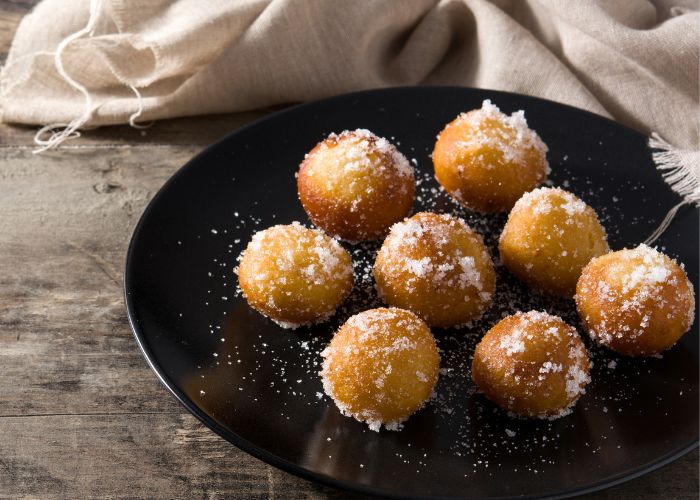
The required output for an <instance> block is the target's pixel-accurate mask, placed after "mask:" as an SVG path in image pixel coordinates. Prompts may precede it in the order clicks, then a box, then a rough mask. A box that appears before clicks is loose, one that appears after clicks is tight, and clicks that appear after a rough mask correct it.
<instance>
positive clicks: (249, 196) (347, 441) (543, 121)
mask: <svg viewBox="0 0 700 500" xmlns="http://www.w3.org/2000/svg"><path fill="white" fill-rule="evenodd" d="M486 98H490V99H492V100H493V102H494V103H496V104H497V105H498V106H500V107H501V109H503V110H504V111H508V112H510V111H513V110H516V109H524V110H525V111H526V116H527V119H528V121H529V123H530V125H531V126H532V127H533V128H534V129H535V130H537V131H538V132H539V134H540V135H541V137H542V138H543V139H544V141H545V142H546V143H547V144H548V145H549V148H550V151H549V154H548V158H549V161H550V164H551V166H552V176H551V178H552V181H553V183H554V184H556V185H563V186H565V187H568V189H569V190H571V191H573V192H575V193H577V194H578V195H579V196H581V197H582V198H583V199H584V200H586V201H587V202H588V203H589V204H591V205H592V206H593V207H594V208H595V209H596V210H597V211H598V212H599V214H600V215H601V218H602V220H603V223H604V225H605V226H606V227H607V229H608V232H609V238H610V244H611V246H612V248H614V249H619V248H622V247H623V246H630V245H636V244H637V243H639V242H641V241H642V240H644V239H645V237H646V236H647V235H648V234H649V233H651V232H652V231H653V229H654V228H655V226H656V225H657V224H658V222H659V221H660V219H661V218H662V217H663V215H664V214H665V213H666V210H667V209H668V208H670V207H671V206H673V205H674V204H675V203H676V202H677V201H678V197H677V195H675V194H674V193H673V192H672V191H671V190H670V188H669V187H668V186H667V185H666V184H664V182H663V180H662V179H661V176H660V175H659V174H658V173H657V171H656V170H655V169H654V165H653V164H652V161H651V155H650V152H649V150H648V149H647V146H646V139H645V137H644V136H642V135H641V134H639V133H637V132H635V131H633V130H630V129H628V128H625V127H623V126H620V125H618V124H616V123H614V122H612V121H609V120H607V119H604V118H601V117H599V116H596V115H593V114H590V113H587V112H584V111H581V110H578V109H575V108H571V107H568V106H564V105H561V104H556V103H553V102H548V101H544V100H540V99H535V98H532V97H525V96H521V95H515V94H508V93H502V92H494V91H486V90H474V89H465V88H426V87H423V88H399V89H388V90H376V91H368V92H360V93H356V94H350V95H345V96H340V97H335V98H331V99H327V100H323V101H319V102H315V103H311V104H305V105H301V106H297V107H295V108H291V109H289V110H285V111H283V112H280V113H276V114H274V115H272V116H270V117H268V118H265V119H263V120H261V121H258V122H257V123H254V124H252V125H250V126H248V127H245V128H243V129H241V130H239V131H237V132H235V133H233V134H231V135H229V136H228V137H226V138H225V139H223V140H222V141H220V142H218V143H217V144H215V145H213V146H211V147H209V148H208V149H206V150H205V151H204V152H202V153H201V154H199V155H198V156H197V157H196V158H194V159H193V160H191V161H190V162H189V163H188V164H187V165H185V166H184V167H183V168H182V169H181V170H180V171H179V172H177V174H175V175H174V176H173V177H172V179H170V180H169V181H168V182H167V183H166V184H165V186H164V187H163V188H162V189H161V190H160V192H159V193H158V194H157V195H156V196H155V198H154V199H153V201H152V202H151V204H150V205H149V206H148V208H147V209H146V211H145V212H144V214H143V216H142V218H141V221H140V222H139V224H138V226H137V228H136V230H135V232H134V236H133V239H132V241H131V246H130V248H129V253H128V256H127V262H126V274H125V289H126V302H127V309H128V314H129V319H130V321H131V325H132V328H133V330H134V334H135V336H136V339H137V341H138V343H139V345H140V346H141V348H142V350H143V352H144V355H145V356H146V359H147V360H148V362H149V363H150V365H151V367H152V368H153V370H154V371H155V372H156V374H157V375H158V377H159V378H160V379H161V381H162V382H163V383H164V384H165V385H166V387H168V389H170V390H171V391H172V392H173V394H175V396H176V397H177V398H178V399H179V400H180V401H181V402H182V403H183V404H184V405H185V406H186V407H187V409H188V410H189V411H191V412H192V413H193V414H194V415H195V416H196V417H198V418H199V419H200V420H201V421H202V422H203V423H204V424H205V425H207V426H208V427H210V428H211V429H212V430H214V431H215V432H216V433H218V434H220V435H221V436H223V437H224V438H226V439H228V440H229V441H230V442H232V443H233V444H235V445H236V446H238V447H240V448H242V449H243V450H245V451H247V452H249V453H251V454H252V455H254V456H256V457H258V458H261V459H262V460H265V461H266V462H269V463H271V464H273V465H275V466H277V467H280V468H282V469H284V470H287V471H289V472H292V473H294V474H298V475H300V476H303V477H306V478H310V479H314V480H318V481H321V482H324V483H327V484H330V485H333V486H337V487H341V488H347V489H350V490H355V491H360V492H365V493H376V494H382V495H387V496H397V497H435V498H437V497H469V498H504V497H511V496H567V495H573V494H579V493H583V492H587V491H593V490H596V489H601V488H604V487H607V486H611V485H613V484H616V483H619V482H622V481H625V480H628V479H631V478H633V477H636V476H638V475H640V474H643V473H645V472H648V471H650V470H653V469H655V468H658V467H660V466H662V465H664V464H666V463H668V462H670V461H672V460H674V459H676V458H678V457H679V456H681V455H683V454H684V453H686V452H687V451H689V450H691V449H692V448H694V447H695V446H697V442H698V405H697V401H698V332H697V327H696V326H695V325H697V322H696V323H695V325H694V326H693V328H692V330H691V333H688V334H687V335H686V336H685V337H684V338H683V339H682V341H681V342H680V343H679V344H678V345H676V346H675V347H674V348H673V349H672V350H670V351H668V352H666V353H665V354H664V355H663V357H662V358H661V359H655V358H651V359H646V360H633V359H625V358H618V357H617V356H615V355H613V354H611V353H609V352H607V351H605V350H602V349H596V348H594V347H592V348H591V354H592V356H593V359H594V362H595V367H594V370H593V372H592V376H593V382H592V383H591V384H590V386H589V390H588V393H587V394H586V395H585V396H584V397H583V398H582V399H581V400H580V402H579V404H578V406H577V407H576V409H575V411H574V413H573V414H572V415H570V416H568V417H566V418H562V419H560V420H557V421H554V422H548V421H526V420H515V419H511V418H509V417H507V416H505V415H504V414H503V413H502V412H501V411H499V410H497V409H496V408H494V407H493V406H492V405H490V404H489V403H488V402H486V401H485V400H484V399H483V398H482V397H481V396H480V395H479V394H475V393H474V389H473V387H472V384H471V382H470V378H469V373H468V365H469V357H470V355H471V352H472V350H473V347H474V345H475V343H476V342H477V341H478V338H479V335H481V334H482V333H483V332H484V331H485V330H486V329H487V328H488V327H490V326H491V325H492V324H493V323H495V321H497V319H498V318H500V316H501V314H505V313H509V312H513V310H515V309H518V308H519V309H529V308H531V307H536V308H540V309H541V308H543V307H546V308H547V309H549V310H550V311H552V312H554V313H557V314H561V315H563V316H564V317H565V319H567V320H568V321H570V322H572V323H574V324H576V321H577V318H576V315H575V313H574V311H573V308H572V303H571V302H567V301H551V300H549V299H547V298H546V297H541V296H538V295H537V294H533V293H532V292H529V291H528V290H527V289H526V288H524V287H522V286H521V285H520V284H519V283H517V282H516V281H514V280H513V279H512V278H511V277H509V276H508V274H507V273H506V272H505V271H504V270H503V269H499V271H498V273H499V280H500V281H499V293H500V294H501V296H506V295H507V296H508V300H506V301H505V303H503V302H504V301H501V303H500V304H499V305H498V306H496V307H494V308H493V309H492V310H491V311H490V312H489V313H488V314H487V315H486V317H485V318H484V319H483V320H482V321H481V322H480V323H479V324H478V325H476V326H475V327H474V328H473V329H471V330H461V331H451V330H445V331H440V330H438V331H436V332H435V333H436V337H437V338H438V342H439V345H440V347H441V349H442V350H443V351H444V352H443V356H442V358H443V359H442V366H443V369H444V371H443V376H441V380H440V384H439V387H438V391H437V393H438V400H437V401H436V402H434V403H433V404H431V405H430V406H428V407H427V408H426V409H424V410H422V411H421V412H419V413H418V414H416V415H414V416H413V417H412V418H411V419H410V420H409V421H408V422H407V423H406V426H405V428H404V430H403V431H402V432H398V433H396V432H387V431H382V432H380V433H375V432H371V431H369V430H368V429H367V428H366V426H364V425H362V424H359V423H358V422H356V421H354V420H352V419H349V418H346V417H343V416H341V415H340V414H339V412H338V411H337V409H336V408H335V406H334V405H333V403H332V401H330V400H329V399H328V398H327V397H325V396H322V395H321V392H322V388H321V383H320V381H319V377H318V375H317V371H318V361H319V355H318V351H319V350H320V349H322V348H323V346H324V345H325V343H326V342H327V341H328V340H329V339H330V337H331V335H332V332H333V329H334V328H336V327H337V325H338V324H339V322H340V321H342V320H344V319H345V318H346V317H347V316H348V315H349V314H350V313H351V312H353V311H355V310H357V309H358V300H359V299H361V298H362V297H359V299H358V297H357V296H356V297H355V299H358V300H354V301H350V302H349V303H348V305H346V307H344V308H343V311H341V312H340V313H339V314H338V315H337V317H335V318H334V319H333V320H332V321H331V322H330V323H327V324H325V325H320V326H317V327H314V328H304V329H299V330H296V331H289V330H282V329H281V328H279V327H277V326H276V325H275V324H273V323H272V322H270V321H268V320H266V319H265V318H263V317H261V316H260V315H259V314H257V313H256V312H254V311H252V310H251V309H250V308H249V307H248V305H247V304H246V302H245V300H243V299H242V298H240V297H239V296H238V295H237V293H236V285H237V279H236V277H235V275H234V273H233V270H234V267H235V265H236V261H235V258H236V256H237V255H238V254H239V253H240V251H241V250H242V249H243V248H244V247H245V245H246V243H247V241H248V240H249V239H250V237H251V234H252V233H253V232H254V231H255V230H258V229H262V228H265V227H267V226H270V225H273V224H276V223H289V222H291V221H293V220H300V221H304V222H307V221H308V219H307V218H306V216H305V214H304V212H303V210H302V208H301V206H300V204H299V202H298V200H297V197H296V182H295V178H294V173H295V172H296V170H297V167H298V165H299V162H300V161H301V159H302V158H303V156H304V153H306V152H307V151H309V150H310V149H311V148H312V147H313V146H314V145H315V144H316V143H317V141H319V140H320V139H322V138H323V137H324V136H325V135H326V134H328V133H329V132H332V131H341V130H344V129H354V128H358V127H363V128H368V129H370V130H372V131H374V132H375V133H377V134H379V135H382V136H385V137H387V138H390V139H392V140H393V141H394V142H395V143H396V144H398V147H399V149H400V150H401V151H402V152H403V153H404V154H405V155H406V156H407V157H408V158H409V159H414V160H415V162H416V164H417V169H418V172H419V178H421V179H422V182H421V184H420V189H419V195H420V196H419V198H420V199H419V200H417V202H416V207H415V208H416V209H418V208H426V207H427V208H429V209H432V210H436V211H440V212H445V211H450V212H453V213H457V214H459V215H461V216H463V217H465V218H466V219H467V220H468V221H469V222H470V223H471V224H473V225H474V227H475V228H476V229H477V230H479V231H481V232H482V233H486V234H485V238H486V240H487V243H488V244H489V245H490V246H491V248H492V249H493V248H494V242H495V241H496V238H497V236H498V233H499V231H500V228H501V227H502V224H503V222H504V220H505V218H504V216H496V217H490V218H483V217H479V216H477V215H475V214H472V213H469V212H467V211H465V210H462V209H459V208H458V207H456V206H455V205H454V204H453V203H452V202H451V201H450V200H449V199H447V197H446V196H445V195H444V194H442V193H440V192H437V193H434V192H431V188H434V187H435V183H434V181H433V180H432V178H431V175H432V174H431V173H432V164H431V161H430V156H429V154H430V152H431V150H432V146H433V143H434V140H435V136H436V134H437V133H438V132H439V131H440V130H441V129H442V127H443V126H444V125H445V124H446V123H447V122H448V121H450V120H452V119H453V118H454V117H455V116H456V115H457V114H458V113H459V112H461V111H464V110H469V109H473V108H476V107H479V106H480V105H481V102H482V100H483V99H486ZM658 244H659V246H660V247H661V248H663V249H664V250H665V251H666V252H667V253H669V254H670V255H672V256H674V257H677V258H679V259H680V260H681V261H682V262H684V263H685V265H686V270H687V272H688V275H689V276H690V279H691V281H692V282H693V283H694V285H695V287H696V288H697V285H698V211H697V210H696V209H694V208H693V209H686V210H684V211H681V213H679V215H678V216H677V218H676V220H675V221H674V223H673V224H672V226H671V227H670V229H669V230H668V231H667V232H666V233H665V234H664V236H663V237H662V239H661V240H660V241H659V242H658ZM373 248H375V249H376V245H375V246H374V247H372V246H370V247H369V248H364V249H363V250H360V251H358V252H356V253H357V256H358V257H359V258H361V259H364V262H365V264H366V263H367V262H370V259H371V253H372V250H373ZM369 300H370V302H371V301H372V298H371V297H370V298H369ZM508 301H510V303H508ZM589 344H590V343H589ZM232 472H233V471H232Z"/></svg>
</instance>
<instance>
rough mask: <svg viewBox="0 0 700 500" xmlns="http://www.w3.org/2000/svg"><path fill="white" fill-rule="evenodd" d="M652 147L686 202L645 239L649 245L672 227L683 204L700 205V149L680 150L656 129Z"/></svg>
mask: <svg viewBox="0 0 700 500" xmlns="http://www.w3.org/2000/svg"><path fill="white" fill-rule="evenodd" d="M649 147H650V148H651V149H654V150H656V151H654V152H653V153H652V155H651V156H652V159H653V160H654V163H655V164H656V168H657V170H659V171H660V172H661V175H662V176H663V179H664V181H666V183H667V184H668V185H669V186H670V187H671V189H673V190H674V191H675V192H676V193H678V194H679V195H681V196H682V197H683V201H681V202H680V203H678V204H676V205H675V206H673V207H672V208H671V209H670V210H669V211H668V212H667V213H666V216H665V217H664V218H663V220H662V221H661V223H660V224H659V226H658V227H657V228H656V229H655V230H654V232H653V233H651V234H650V235H649V237H648V238H647V239H646V240H644V243H645V244H647V245H651V244H652V243H654V242H655V241H656V240H657V239H658V238H659V237H660V236H661V235H662V234H663V233H664V231H666V229H668V226H670V225H671V222H672V221H673V218H674V217H675V216H676V214H677V213H678V210H679V209H680V208H681V207H683V206H684V205H691V204H692V205H696V206H700V152H698V151H687V150H682V149H676V148H674V147H673V146H672V145H671V144H669V143H668V142H667V141H665V140H664V139H663V138H662V137H661V136H659V134H657V133H656V132H652V134H651V137H650V138H649Z"/></svg>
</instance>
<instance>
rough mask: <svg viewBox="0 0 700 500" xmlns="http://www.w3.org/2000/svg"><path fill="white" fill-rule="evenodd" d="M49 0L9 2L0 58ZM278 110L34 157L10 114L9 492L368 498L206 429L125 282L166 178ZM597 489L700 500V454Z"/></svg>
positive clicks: (107, 136)
mask: <svg viewBox="0 0 700 500" xmlns="http://www.w3.org/2000/svg"><path fill="white" fill-rule="evenodd" d="M33 3H34V1H21V0H20V1H0V64H1V63H2V62H3V61H4V59H5V57H6V53H7V50H8V47H9V43H10V40H11V38H12V34H13V33H14V31H15V29H16V26H17V23H18V22H19V21H20V19H21V17H22V15H23V14H24V13H26V12H27V11H28V10H29V9H30V8H31V5H32V4H33ZM262 114H264V113H249V114H243V115H240V114H239V115H222V116H214V117H202V118H194V119H179V120H170V121H167V122H161V123H158V124H156V125H155V126H154V127H153V128H151V129H148V130H146V131H143V132H142V131H138V130H133V129H130V128H128V127H111V128H105V129H102V130H95V131H91V132H88V133H86V134H85V136H84V137H83V138H81V139H79V140H75V141H71V142H69V143H67V144H66V145H65V146H62V147H61V148H59V150H57V151H52V152H48V153H45V154H42V155H39V156H35V155H33V154H32V151H31V150H32V136H33V129H32V128H30V127H12V126H7V125H2V124H0V498H15V497H40V498H46V497H59V498H86V497H147V498H156V497H158V498H204V497H206V498H223V497H235V498H355V496H353V495H349V494H344V493H340V492H336V491H333V490H331V489H329V488H325V487H322V486H318V485H315V484H313V483H310V482H307V481H305V480H302V479H298V478H296V477H294V476H291V475H289V474H286V473H284V472H281V471H279V470H277V469H274V468H272V467H270V466H268V465H266V464H264V463H262V462H260V461H258V460H256V459H254V458H252V457H250V456H248V455H247V454H245V453H243V452H241V451H239V450H238V449H237V448H235V447H233V446H231V445H229V444H228V443H226V442H225V441H223V440H222V439H220V438H218V437H217V436H216V435H214V434H213V433H212V432H210V431H209V430H208V429H206V428H204V427H203V426H201V425H200V424H199V423H198V422H197V421H196V420H195V419H194V417H191V416H190V415H189V414H188V413H187V412H186V411H184V409H183V408H182V407H181V406H180V405H179V403H177V401H175V399H174V398H173V397H172V396H171V395H170V394H169V393H168V392H167V390H166V389H165V388H164V387H163V386H161V385H160V383H159V382H158V380H157V379H156V377H155V376H154V375H153V374H152V373H151V371H150V369H149V368H148V367H147V365H146V363H145V361H144V360H143V358H142V357H141V354H140V352H139V350H138V347H137V346H136V343H135V342H134V341H133V338H132V336H131V332H130V330H129V326H128V323H127V320H126V315H125V311H124V303H123V298H122V292H121V280H122V276H121V274H122V267H123V263H124V256H125V252H126V246H127V243H128V240H129V237H130V235H131V231H132V229H133V227H134V225H135V223H136V221H137V220H138V217H139V216H140V214H141V211H142V210H143V208H144V207H145V204H146V203H147V202H148V200H149V199H150V198H151V197H152V196H153V194H154V193H155V192H156V191H157V190H158V188H159V187H160V186H161V185H162V184H163V182H164V181H165V180H166V179H167V178H168V177H169V176H170V175H171V174H172V173H173V172H174V171H175V170H176V169H177V168H178V167H180V166H181V165H182V164H183V163H184V162H185V161H187V160H188V159H189V158H191V157H192V156H193V155H194V154H195V153H197V152H198V151H199V150H200V149H202V148H203V147H204V146H205V145H207V144H209V143H211V142H213V141H215V140H216V139H217V138H219V137H221V136H222V135H223V134H225V133H227V132H229V131H231V130H234V129H236V128H237V127H239V126H241V125H242V124H244V123H247V122H249V121H250V120H251V119H253V118H256V117H257V116H260V115H262ZM585 498H588V499H604V498H605V499H607V498H609V499H613V498H615V499H617V498H630V499H632V498H638V499H652V498H688V499H690V498H698V453H697V451H696V452H693V453H691V454H689V455H687V456H686V457H684V458H682V459H680V460H678V461H677V462H675V463H674V464H672V465H669V466H667V467H665V468H663V469H661V470H659V471H657V472H654V473H651V474H648V475H646V476H643V477H641V478H638V479H636V480H634V481H631V482H629V483H627V484H624V485H621V486H618V487H615V488H612V489H610V490H607V491H604V492H599V493H596V494H592V495H588V496H586V497H585Z"/></svg>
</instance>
